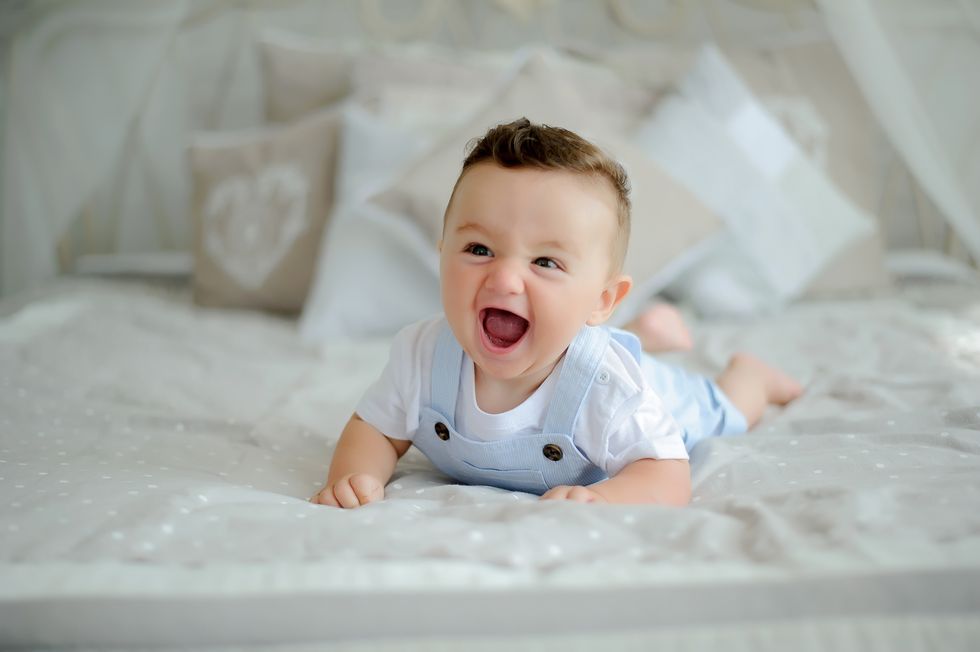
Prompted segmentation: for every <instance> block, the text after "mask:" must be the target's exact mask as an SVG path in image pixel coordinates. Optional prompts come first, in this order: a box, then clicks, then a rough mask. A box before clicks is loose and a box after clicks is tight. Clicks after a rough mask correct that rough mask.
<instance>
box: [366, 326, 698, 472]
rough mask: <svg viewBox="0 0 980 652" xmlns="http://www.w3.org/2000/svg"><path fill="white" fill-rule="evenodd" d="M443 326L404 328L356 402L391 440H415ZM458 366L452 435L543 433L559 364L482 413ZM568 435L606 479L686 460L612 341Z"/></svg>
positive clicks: (679, 441)
mask: <svg viewBox="0 0 980 652" xmlns="http://www.w3.org/2000/svg"><path fill="white" fill-rule="evenodd" d="M443 321H444V320H443V317H442V316H441V315H440V316H438V317H434V318H432V319H429V320H425V321H421V322H416V323H414V324H411V325H409V326H406V327H405V328H403V329H402V330H401V331H400V332H399V333H398V334H397V335H396V336H395V339H394V341H393V343H392V346H391V354H390V357H389V358H388V364H387V366H385V369H384V371H383V372H382V373H381V377H380V378H378V380H376V381H375V382H374V384H373V385H371V387H370V388H368V390H367V392H366V393H365V394H364V396H363V397H361V400H360V402H359V403H358V404H357V414H358V415H360V417H361V418H362V419H364V421H366V422H367V423H369V424H371V425H372V426H374V427H375V428H377V429H378V430H379V431H380V432H382V433H384V434H385V435H387V436H388V437H391V438H392V439H408V440H411V439H413V438H414V437H415V432H416V431H417V430H418V428H419V415H420V412H421V409H422V407H423V406H425V405H429V402H430V390H431V385H430V384H431V378H430V376H431V372H432V356H433V354H434V352H435V346H436V339H437V338H438V336H439V330H440V329H441V328H442V324H443ZM463 360H464V364H463V370H462V373H461V374H460V388H459V393H458V395H457V399H456V414H455V418H456V430H457V431H459V432H460V433H462V434H463V435H465V436H467V437H469V438H471V439H477V440H481V441H497V440H501V439H508V438H513V437H519V436H521V435H528V434H538V433H540V432H541V429H542V427H543V426H544V419H545V415H546V414H547V412H548V406H549V405H550V403H551V396H552V394H553V393H554V389H555V384H556V382H557V380H558V373H559V371H560V370H561V363H559V364H558V365H556V367H555V369H554V370H553V371H552V372H551V374H550V375H549V376H548V378H547V379H545V381H544V382H543V383H541V385H540V386H539V387H538V389H537V390H535V392H534V393H533V394H532V395H531V396H529V397H528V398H527V399H526V400H525V401H524V402H523V403H521V404H520V405H518V406H517V407H515V408H514V409H512V410H508V411H507V412H502V413H500V414H488V413H487V412H484V411H483V410H481V409H480V407H479V405H477V402H476V391H475V383H474V372H473V361H472V360H471V359H470V357H469V356H468V355H466V354H465V353H464V354H463ZM603 372H605V373H603ZM571 435H572V441H573V442H574V443H575V445H576V446H577V447H578V449H579V450H580V451H581V452H582V454H583V455H584V456H585V457H586V458H588V460H589V461H590V462H592V463H593V464H595V465H596V466H598V467H599V468H600V469H602V470H603V471H605V472H606V474H607V475H609V476H610V477H612V476H614V475H616V474H617V473H619V471H620V470H622V469H623V467H625V466H626V465H627V464H629V463H631V462H635V461H636V460H639V459H643V458H655V459H679V460H686V459H688V454H687V449H686V448H685V447H684V439H683V435H682V434H681V428H680V426H678V425H677V422H676V421H674V418H673V417H672V416H671V415H670V413H669V412H668V411H667V410H666V408H665V407H664V405H663V402H662V401H661V400H660V397H659V396H657V394H655V393H654V392H653V390H652V389H650V387H649V386H648V385H647V383H646V381H645V380H644V378H643V374H642V372H641V370H640V365H639V364H638V363H637V362H636V359H635V358H633V356H632V355H631V354H630V352H629V351H627V350H626V349H625V348H624V347H623V346H622V345H620V344H619V343H618V342H616V341H615V340H612V341H610V344H609V346H608V348H607V349H606V353H605V356H604V358H603V360H602V361H601V362H600V364H599V369H598V371H597V372H596V379H595V381H594V382H593V385H592V389H591V390H590V391H589V393H588V394H587V395H586V398H585V405H583V406H582V409H581V411H580V412H579V417H578V421H577V422H576V424H575V432H573V433H571Z"/></svg>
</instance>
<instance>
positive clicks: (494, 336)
mask: <svg viewBox="0 0 980 652" xmlns="http://www.w3.org/2000/svg"><path fill="white" fill-rule="evenodd" d="M483 328H484V329H485V330H486V331H487V335H489V336H490V341H492V342H493V343H494V344H495V345H496V346H510V345H511V344H513V343H514V342H516V341H517V340H519V339H521V336H522V335H524V331H526V330H527V320H526V319H524V318H523V317H518V316H517V315H515V314H514V313H512V312H508V311H506V310H498V309H497V308H488V309H487V313H486V315H485V316H484V318H483Z"/></svg>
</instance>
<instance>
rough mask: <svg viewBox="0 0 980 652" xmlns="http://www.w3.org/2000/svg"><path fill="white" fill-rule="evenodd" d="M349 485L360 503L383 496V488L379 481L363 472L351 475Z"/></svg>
mask: <svg viewBox="0 0 980 652" xmlns="http://www.w3.org/2000/svg"><path fill="white" fill-rule="evenodd" d="M350 486H351V489H353V490H354V495H356V496H357V499H358V500H359V501H360V503H361V504H362V505H367V504H368V503H373V502H374V501H376V500H381V499H382V498H384V497H385V488H384V487H383V486H381V483H380V482H378V481H377V479H376V478H374V477H372V476H370V475H367V474H364V473H359V474H357V475H352V476H351V478H350Z"/></svg>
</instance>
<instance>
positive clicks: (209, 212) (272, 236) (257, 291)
mask: <svg viewBox="0 0 980 652" xmlns="http://www.w3.org/2000/svg"><path fill="white" fill-rule="evenodd" d="M340 125H341V112H340V111H339V110H337V109H331V110H326V111H322V112H319V113H316V114H314V115H312V116H309V117H308V118H306V119H304V120H302V121H299V122H297V123H295V124H292V125H288V126H281V127H270V128H263V129H259V130H251V131H247V132H240V133H232V134H224V133H221V134H199V135H198V136H197V137H196V138H195V140H194V142H193V144H192V145H191V146H190V149H189V158H190V168H191V174H192V177H193V179H192V183H193V187H194V192H193V212H194V223H195V227H194V279H193V285H194V298H195V300H196V301H197V302H198V303H200V304H202V305H208V306H221V307H235V308H259V309H267V310H273V311H280V312H296V311H298V310H299V309H300V308H301V307H302V305H303V301H304V299H305V297H306V294H307V291H308V290H309V286H310V280H311V278H312V274H313V267H314V264H315V261H316V254H317V249H318V247H319V244H320V236H321V233H322V231H323V228H324V225H325V224H326V221H327V217H328V215H329V211H330V207H331V204H332V198H333V177H334V163H335V157H336V148H337V142H338V139H339V134H340Z"/></svg>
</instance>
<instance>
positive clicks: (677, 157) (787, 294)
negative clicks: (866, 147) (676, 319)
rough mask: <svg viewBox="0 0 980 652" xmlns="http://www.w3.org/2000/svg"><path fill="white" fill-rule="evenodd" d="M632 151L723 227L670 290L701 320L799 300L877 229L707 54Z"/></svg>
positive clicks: (712, 52)
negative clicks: (721, 236)
mask: <svg viewBox="0 0 980 652" xmlns="http://www.w3.org/2000/svg"><path fill="white" fill-rule="evenodd" d="M678 90H679V94H678V95H674V96H671V97H668V98H666V99H665V100H664V101H663V102H661V104H660V105H658V107H657V109H656V111H655V112H654V114H653V115H652V116H651V117H650V119H649V120H647V121H646V122H645V123H644V124H643V125H641V127H640V128H639V130H638V133H637V137H636V143H637V145H638V146H640V147H641V148H642V149H644V150H645V151H646V152H647V154H649V155H650V156H652V157H653V159H654V160H656V161H657V162H658V163H660V164H661V165H662V166H664V168H666V169H667V170H668V171H669V172H670V173H671V174H673V175H674V176H675V177H676V178H677V179H678V180H680V181H681V182H682V183H684V184H685V185H686V186H687V187H688V188H690V189H691V190H692V191H693V192H694V193H695V195H697V196H698V198H699V199H701V201H703V202H704V203H705V205H707V206H708V207H709V208H711V209H712V210H713V211H714V212H715V213H716V214H717V215H718V216H719V217H721V218H722V220H723V221H725V223H726V225H727V227H728V230H729V237H728V238H727V240H726V241H724V243H723V244H722V245H721V246H719V247H718V248H717V249H716V250H715V252H713V253H712V254H711V255H709V257H708V258H707V259H706V260H704V261H702V263H700V264H698V265H697V266H695V267H693V268H691V269H690V270H688V271H687V272H685V273H684V274H682V275H681V276H680V277H679V279H678V280H677V281H675V283H674V284H672V286H671V288H670V291H671V293H672V294H674V295H679V296H680V297H681V298H683V299H687V300H690V301H691V302H692V303H693V304H694V306H695V307H696V308H697V309H698V310H699V311H700V312H702V313H703V314H706V315H715V314H751V313H755V312H758V311H763V310H772V309H775V308H777V307H779V306H780V305H782V304H783V303H784V302H786V301H789V300H791V299H793V298H795V297H797V296H799V295H800V294H801V293H802V292H803V291H804V290H805V289H806V288H807V286H808V284H809V283H810V282H811V281H812V280H813V279H814V278H815V277H816V275H817V274H818V272H820V271H821V269H822V268H823V267H824V266H825V265H827V264H828V263H829V262H830V261H831V260H832V259H833V258H834V256H836V255H837V254H839V253H840V252H841V251H842V250H843V249H844V248H845V247H847V246H849V245H851V244H853V243H855V242H857V241H858V240H860V239H862V238H866V237H868V235H869V234H871V233H872V232H873V230H874V221H873V219H872V218H871V217H870V216H868V215H867V214H866V213H864V212H862V211H861V210H860V209H859V208H857V207H856V206H854V205H853V204H852V203H851V202H850V201H849V200H847V199H846V198H845V197H844V195H843V194H842V193H840V192H839V191H838V190H837V189H836V188H835V187H834V186H833V185H832V184H831V183H830V182H829V181H828V180H827V179H826V177H824V176H823V174H822V173H821V172H820V171H819V170H818V169H817V168H816V167H815V166H814V165H813V164H812V163H811V162H810V161H809V160H808V159H807V158H806V156H805V155H804V154H803V153H802V152H801V151H800V149H799V148H798V147H797V145H796V144H795V143H794V142H793V140H792V139H791V138H790V137H789V136H788V135H787V134H786V132H785V131H784V130H783V128H782V126H781V125H780V124H779V122H778V121H777V120H776V119H775V118H774V117H773V116H772V115H770V114H769V113H768V112H767V111H766V109H765V108H764V107H763V106H762V104H761V103H760V102H759V101H758V100H757V99H756V98H755V97H754V96H753V95H752V94H751V92H750V91H749V90H748V88H747V87H746V86H745V85H744V84H743V83H742V81H741V80H740V79H739V78H738V76H737V75H736V74H735V72H734V70H733V69H732V68H731V66H730V65H729V64H728V63H727V62H726V61H725V59H724V58H723V56H722V54H721V52H720V51H718V49H717V48H715V47H713V46H708V47H706V48H704V50H702V52H701V53H700V55H699V56H698V58H697V60H696V62H695V64H694V67H693V68H692V70H691V71H690V72H689V73H688V75H687V76H686V77H684V78H683V79H682V80H681V81H680V82H679V89H678Z"/></svg>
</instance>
